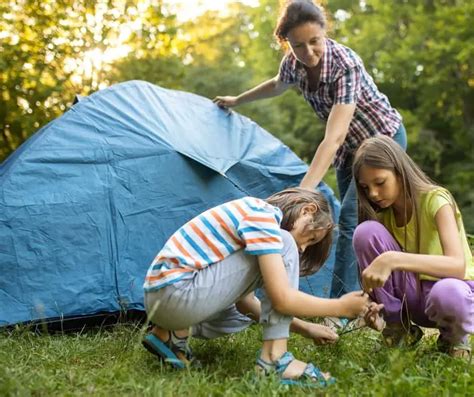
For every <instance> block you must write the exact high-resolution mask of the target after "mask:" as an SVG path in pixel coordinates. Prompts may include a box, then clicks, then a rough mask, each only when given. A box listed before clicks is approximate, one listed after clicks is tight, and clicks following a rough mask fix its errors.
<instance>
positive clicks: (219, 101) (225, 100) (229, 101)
mask: <svg viewBox="0 0 474 397" xmlns="http://www.w3.org/2000/svg"><path fill="white" fill-rule="evenodd" d="M212 102H214V103H215V104H216V105H217V106H219V107H220V108H224V109H227V108H231V107H233V106H237V105H238V101H237V97H236V96H216V97H215V98H214V99H213V100H212Z"/></svg>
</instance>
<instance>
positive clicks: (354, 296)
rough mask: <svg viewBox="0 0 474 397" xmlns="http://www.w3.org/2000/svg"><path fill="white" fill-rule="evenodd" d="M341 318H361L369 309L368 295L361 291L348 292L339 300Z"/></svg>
mask: <svg viewBox="0 0 474 397" xmlns="http://www.w3.org/2000/svg"><path fill="white" fill-rule="evenodd" d="M339 301H340V304H341V315H340V316H341V317H348V318H356V317H358V316H363V315H365V313H366V312H367V310H368V309H369V303H370V301H369V295H367V294H365V293H363V292H362V291H354V292H349V293H348V294H345V295H342V296H341V297H340V298H339Z"/></svg>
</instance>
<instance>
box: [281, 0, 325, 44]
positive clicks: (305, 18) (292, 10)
mask: <svg viewBox="0 0 474 397" xmlns="http://www.w3.org/2000/svg"><path fill="white" fill-rule="evenodd" d="M307 22H314V23H317V24H318V25H319V26H321V27H322V28H323V29H324V28H326V16H325V15H324V11H323V9H322V8H321V7H319V6H318V5H316V4H315V3H314V2H313V1H312V0H286V1H284V2H283V3H282V6H281V9H280V16H279V18H278V21H277V25H276V27H275V31H274V33H273V34H274V35H275V37H276V39H277V40H278V42H279V43H280V45H281V46H283V47H285V46H286V45H285V43H286V39H287V37H288V32H289V31H290V30H291V29H293V28H295V27H297V26H300V25H303V24H305V23H307Z"/></svg>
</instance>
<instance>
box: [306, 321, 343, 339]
mask: <svg viewBox="0 0 474 397" xmlns="http://www.w3.org/2000/svg"><path fill="white" fill-rule="evenodd" d="M302 335H303V336H304V337H305V338H308V339H312V340H313V342H314V344H315V345H326V344H328V343H336V342H337V340H338V339H339V335H338V334H337V333H336V332H334V331H333V330H332V329H331V328H329V327H326V326H325V325H321V324H315V323H310V322H306V324H305V331H304V333H302Z"/></svg>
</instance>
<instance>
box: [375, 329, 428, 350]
mask: <svg viewBox="0 0 474 397" xmlns="http://www.w3.org/2000/svg"><path fill="white" fill-rule="evenodd" d="M382 336H383V339H384V343H385V344H386V345H387V346H388V347H409V346H414V345H416V344H417V343H418V342H419V341H420V340H421V338H422V337H423V330H422V329H421V328H420V327H418V326H417V325H414V324H410V325H409V326H408V328H406V327H404V326H403V325H402V324H390V325H387V326H386V327H385V329H384V330H383V331H382Z"/></svg>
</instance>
